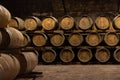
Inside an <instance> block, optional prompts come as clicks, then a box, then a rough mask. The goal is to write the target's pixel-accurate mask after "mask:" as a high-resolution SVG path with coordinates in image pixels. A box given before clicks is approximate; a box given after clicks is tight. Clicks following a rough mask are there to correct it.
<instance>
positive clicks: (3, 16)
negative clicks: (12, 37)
mask: <svg viewBox="0 0 120 80" xmlns="http://www.w3.org/2000/svg"><path fill="white" fill-rule="evenodd" d="M10 19H11V14H10V12H9V11H8V10H7V9H6V8H5V7H4V6H2V5H0V28H5V27H7V25H8V23H9V21H10Z"/></svg>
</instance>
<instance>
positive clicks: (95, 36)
mask: <svg viewBox="0 0 120 80" xmlns="http://www.w3.org/2000/svg"><path fill="white" fill-rule="evenodd" d="M101 41H102V38H101V36H100V34H99V33H95V32H91V33H89V34H88V35H87V36H86V42H87V44H89V45H90V46H97V45H99V44H100V43H101Z"/></svg>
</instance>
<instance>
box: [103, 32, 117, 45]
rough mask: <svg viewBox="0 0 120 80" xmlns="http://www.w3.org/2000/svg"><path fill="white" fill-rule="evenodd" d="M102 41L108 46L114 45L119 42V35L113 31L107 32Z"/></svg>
mask: <svg viewBox="0 0 120 80" xmlns="http://www.w3.org/2000/svg"><path fill="white" fill-rule="evenodd" d="M104 41H105V43H106V44H107V45H109V46H116V45H117V44H118V43H119V36H118V34H117V33H115V32H108V33H106V34H105V37H104Z"/></svg>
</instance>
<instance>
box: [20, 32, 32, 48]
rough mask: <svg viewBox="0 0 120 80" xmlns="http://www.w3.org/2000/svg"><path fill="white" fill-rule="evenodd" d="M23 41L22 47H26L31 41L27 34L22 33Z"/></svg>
mask: <svg viewBox="0 0 120 80" xmlns="http://www.w3.org/2000/svg"><path fill="white" fill-rule="evenodd" d="M23 36H24V41H23V42H22V47H26V46H28V45H29V44H30V43H31V39H30V37H29V35H28V34H26V33H23Z"/></svg>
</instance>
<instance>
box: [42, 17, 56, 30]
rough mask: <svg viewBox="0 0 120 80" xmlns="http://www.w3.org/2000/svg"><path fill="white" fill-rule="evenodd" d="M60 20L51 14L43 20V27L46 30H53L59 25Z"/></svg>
mask: <svg viewBox="0 0 120 80" xmlns="http://www.w3.org/2000/svg"><path fill="white" fill-rule="evenodd" d="M57 24H58V21H57V19H56V18H55V17H53V16H49V17H46V18H45V19H43V20H42V27H43V29H44V30H53V29H56V28H57V27H58V25H57Z"/></svg>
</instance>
